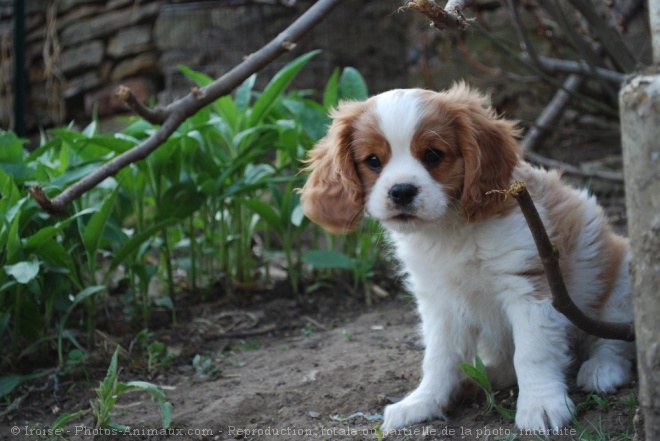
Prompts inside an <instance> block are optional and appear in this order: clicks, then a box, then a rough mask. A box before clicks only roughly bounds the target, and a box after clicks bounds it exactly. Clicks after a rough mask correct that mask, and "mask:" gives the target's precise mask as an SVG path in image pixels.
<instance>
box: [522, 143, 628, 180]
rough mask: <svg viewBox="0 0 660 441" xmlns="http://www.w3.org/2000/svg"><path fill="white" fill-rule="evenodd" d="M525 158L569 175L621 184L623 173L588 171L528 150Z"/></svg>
mask: <svg viewBox="0 0 660 441" xmlns="http://www.w3.org/2000/svg"><path fill="white" fill-rule="evenodd" d="M525 159H527V160H528V161H529V162H533V163H534V164H538V165H542V166H543V167H547V168H556V169H558V170H561V171H563V172H564V173H567V174H569V175H575V176H582V177H583V178H595V179H602V180H604V181H611V182H616V183H619V184H623V175H621V174H620V173H614V172H609V171H606V170H597V171H592V172H588V171H585V170H582V169H581V168H578V167H576V166H574V165H572V164H569V163H567V162H563V161H558V160H556V159H552V158H546V157H545V156H542V155H539V154H538V153H534V152H530V151H527V152H525Z"/></svg>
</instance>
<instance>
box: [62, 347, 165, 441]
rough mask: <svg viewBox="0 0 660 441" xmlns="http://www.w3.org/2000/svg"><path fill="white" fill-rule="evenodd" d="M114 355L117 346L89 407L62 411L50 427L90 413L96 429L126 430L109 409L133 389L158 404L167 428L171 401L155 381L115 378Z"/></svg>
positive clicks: (116, 361)
mask: <svg viewBox="0 0 660 441" xmlns="http://www.w3.org/2000/svg"><path fill="white" fill-rule="evenodd" d="M118 355H119V347H117V349H116V350H115V352H114V354H113V355H112V359H111V360H110V365H109V366H108V372H107V374H106V376H105V378H104V379H103V380H102V381H101V382H100V384H99V387H98V388H96V396H97V398H96V399H95V400H94V401H92V402H91V403H90V404H91V409H83V410H80V411H78V412H74V413H63V414H62V415H60V417H59V418H58V419H57V420H56V421H55V422H54V423H53V426H52V428H53V429H61V428H63V427H64V426H65V425H66V424H67V423H69V422H71V421H74V420H76V419H78V418H81V417H83V416H85V415H88V414H89V413H91V414H92V415H93V416H94V421H95V424H96V429H110V430H117V431H119V432H125V431H128V430H130V427H129V426H126V425H124V424H121V423H118V422H116V421H114V420H113V418H112V411H113V409H114V407H115V404H116V403H117V400H118V399H119V398H120V397H121V396H122V395H124V394H127V393H129V392H134V391H143V392H147V393H149V395H151V396H152V397H153V398H154V399H155V400H156V402H157V403H158V404H159V407H160V414H161V420H162V427H163V429H168V428H169V427H170V424H171V423H172V410H173V408H172V403H170V402H168V401H167V399H166V397H165V393H164V392H163V390H162V389H161V388H160V387H158V386H156V385H155V384H152V383H148V382H146V381H129V382H126V383H124V382H121V381H119V368H118Z"/></svg>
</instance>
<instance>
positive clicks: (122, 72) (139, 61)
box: [110, 52, 158, 81]
mask: <svg viewBox="0 0 660 441" xmlns="http://www.w3.org/2000/svg"><path fill="white" fill-rule="evenodd" d="M157 71H158V53H156V52H147V53H144V54H140V55H138V56H136V57H134V58H129V59H127V60H125V61H122V62H121V63H119V64H117V65H116V66H115V68H114V69H113V70H112V73H111V74H110V79H111V80H113V81H116V80H121V79H122V78H126V77H130V76H133V75H135V74H138V73H147V72H152V73H153V72H157Z"/></svg>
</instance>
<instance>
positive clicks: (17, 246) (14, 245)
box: [7, 210, 23, 263]
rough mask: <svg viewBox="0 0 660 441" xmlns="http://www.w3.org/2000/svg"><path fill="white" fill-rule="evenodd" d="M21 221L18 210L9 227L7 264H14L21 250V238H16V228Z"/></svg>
mask: <svg viewBox="0 0 660 441" xmlns="http://www.w3.org/2000/svg"><path fill="white" fill-rule="evenodd" d="M20 220H21V211H20V210H18V211H17V212H16V214H15V216H14V219H13V220H12V223H11V226H10V227H9V233H8V236H7V263H14V262H15V261H16V259H17V257H18V253H19V252H20V251H21V249H22V248H23V246H22V243H21V238H20V237H19V236H18V228H19V223H20Z"/></svg>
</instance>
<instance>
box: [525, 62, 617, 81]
mask: <svg viewBox="0 0 660 441" xmlns="http://www.w3.org/2000/svg"><path fill="white" fill-rule="evenodd" d="M525 59H528V58H527V57H526V58H525ZM530 61H531V59H530ZM535 62H536V63H538V65H539V66H540V67H541V69H543V70H544V71H546V72H550V73H552V72H565V73H575V74H582V75H585V76H587V75H596V77H598V78H600V79H603V80H606V81H609V82H612V83H617V84H620V83H621V82H622V81H623V80H624V78H625V77H626V76H625V75H624V74H622V73H621V72H617V71H615V70H611V69H605V68H603V67H596V68H595V69H594V70H593V71H592V70H591V69H590V68H589V65H588V64H587V63H585V62H584V60H581V61H573V60H560V59H558V58H551V57H544V56H542V55H539V56H537V58H536V60H535Z"/></svg>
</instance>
